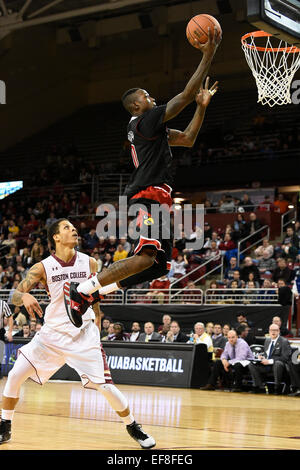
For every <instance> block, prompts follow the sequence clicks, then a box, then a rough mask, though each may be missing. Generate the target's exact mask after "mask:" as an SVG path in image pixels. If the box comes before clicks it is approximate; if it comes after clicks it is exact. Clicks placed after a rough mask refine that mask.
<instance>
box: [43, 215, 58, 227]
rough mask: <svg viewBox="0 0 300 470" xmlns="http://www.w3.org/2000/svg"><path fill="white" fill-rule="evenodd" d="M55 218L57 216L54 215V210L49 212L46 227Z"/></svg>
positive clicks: (52, 222)
mask: <svg viewBox="0 0 300 470" xmlns="http://www.w3.org/2000/svg"><path fill="white" fill-rule="evenodd" d="M56 220H57V218H56V217H55V214H54V212H50V216H49V217H48V219H47V220H46V224H45V225H46V227H48V225H51V224H54V222H55V221H56Z"/></svg>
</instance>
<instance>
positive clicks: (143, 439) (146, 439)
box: [126, 421, 156, 449]
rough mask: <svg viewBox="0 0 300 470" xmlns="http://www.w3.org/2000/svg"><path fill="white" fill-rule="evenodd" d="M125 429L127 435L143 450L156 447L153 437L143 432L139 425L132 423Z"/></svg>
mask: <svg viewBox="0 0 300 470" xmlns="http://www.w3.org/2000/svg"><path fill="white" fill-rule="evenodd" d="M126 429H127V432H128V434H129V435H130V436H131V437H132V438H133V439H134V440H135V441H137V442H138V443H139V444H140V446H141V447H142V448H143V449H151V447H154V446H155V445H156V442H155V440H154V439H153V437H152V436H149V435H148V434H146V433H145V431H143V429H142V426H141V424H137V423H136V422H135V421H134V422H133V423H132V424H128V425H127V426H126Z"/></svg>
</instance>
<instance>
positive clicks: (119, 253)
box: [113, 243, 128, 262]
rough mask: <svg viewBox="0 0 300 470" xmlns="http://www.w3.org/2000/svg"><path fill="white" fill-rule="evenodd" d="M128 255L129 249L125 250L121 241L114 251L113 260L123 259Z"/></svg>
mask: <svg viewBox="0 0 300 470" xmlns="http://www.w3.org/2000/svg"><path fill="white" fill-rule="evenodd" d="M127 256H128V251H126V250H124V247H123V245H122V244H121V243H119V245H118V246H117V249H116V251H115V252H114V256H113V260H114V262H115V261H120V260H121V259H125V258H127Z"/></svg>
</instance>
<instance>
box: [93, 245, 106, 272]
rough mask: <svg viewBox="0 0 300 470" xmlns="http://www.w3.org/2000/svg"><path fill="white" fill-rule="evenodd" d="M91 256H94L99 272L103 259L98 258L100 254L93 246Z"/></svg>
mask: <svg viewBox="0 0 300 470" xmlns="http://www.w3.org/2000/svg"><path fill="white" fill-rule="evenodd" d="M91 256H92V257H93V258H95V260H96V261H97V265H98V268H97V272H98V273H100V271H101V270H102V266H103V261H102V259H101V258H100V254H99V252H98V251H97V249H96V248H95V249H94V251H93V252H92V254H91Z"/></svg>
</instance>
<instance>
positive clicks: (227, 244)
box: [219, 233, 236, 252]
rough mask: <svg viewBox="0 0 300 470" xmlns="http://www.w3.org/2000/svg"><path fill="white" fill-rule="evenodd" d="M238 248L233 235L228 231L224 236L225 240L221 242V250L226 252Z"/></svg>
mask: <svg viewBox="0 0 300 470" xmlns="http://www.w3.org/2000/svg"><path fill="white" fill-rule="evenodd" d="M234 248H236V244H235V243H234V241H233V240H232V237H231V235H230V234H229V233H226V234H225V236H224V241H223V242H221V243H220V244H219V250H222V251H224V252H226V251H229V250H233V249H234Z"/></svg>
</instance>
